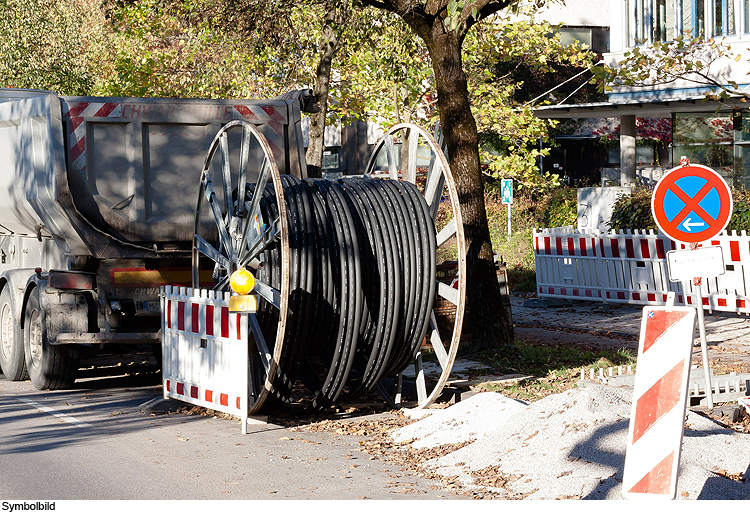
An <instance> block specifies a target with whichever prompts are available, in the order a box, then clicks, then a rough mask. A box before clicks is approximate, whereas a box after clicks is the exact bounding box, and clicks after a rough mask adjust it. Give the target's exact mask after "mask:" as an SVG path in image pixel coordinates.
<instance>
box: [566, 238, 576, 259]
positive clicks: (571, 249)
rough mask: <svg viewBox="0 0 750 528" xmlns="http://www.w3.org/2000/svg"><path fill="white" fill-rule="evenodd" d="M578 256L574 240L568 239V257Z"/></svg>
mask: <svg viewBox="0 0 750 528" xmlns="http://www.w3.org/2000/svg"><path fill="white" fill-rule="evenodd" d="M575 254H576V246H575V243H574V242H573V238H572V237H571V238H568V255H575Z"/></svg>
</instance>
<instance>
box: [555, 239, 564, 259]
mask: <svg viewBox="0 0 750 528" xmlns="http://www.w3.org/2000/svg"><path fill="white" fill-rule="evenodd" d="M555 249H556V250H557V254H558V255H562V254H563V252H562V238H560V237H557V238H556V239H555Z"/></svg>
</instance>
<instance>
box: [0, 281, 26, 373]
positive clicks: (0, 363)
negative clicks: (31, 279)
mask: <svg viewBox="0 0 750 528" xmlns="http://www.w3.org/2000/svg"><path fill="white" fill-rule="evenodd" d="M9 288H10V286H6V287H5V288H3V291H2V293H0V367H2V369H3V374H5V379H7V380H9V381H21V380H25V379H28V374H27V372H26V359H25V358H24V354H23V332H22V331H21V325H20V324H19V321H18V320H17V317H16V310H15V309H14V306H13V302H12V301H11V297H10V291H9Z"/></svg>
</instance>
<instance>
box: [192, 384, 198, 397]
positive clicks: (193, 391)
mask: <svg viewBox="0 0 750 528" xmlns="http://www.w3.org/2000/svg"><path fill="white" fill-rule="evenodd" d="M190 397H191V398H196V399H197V398H198V387H190Z"/></svg>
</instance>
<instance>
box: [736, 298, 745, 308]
mask: <svg viewBox="0 0 750 528" xmlns="http://www.w3.org/2000/svg"><path fill="white" fill-rule="evenodd" d="M744 307H745V301H744V300H743V299H737V308H744Z"/></svg>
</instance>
